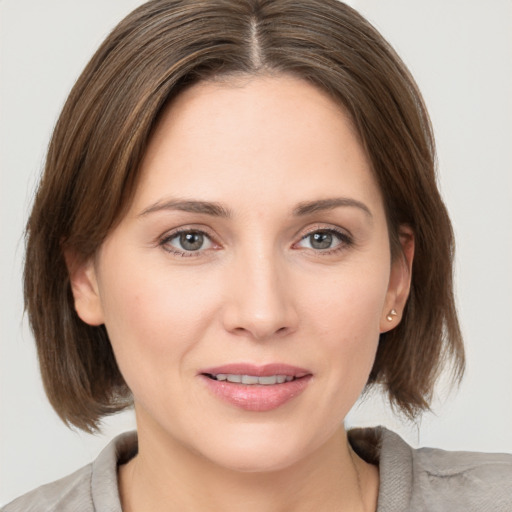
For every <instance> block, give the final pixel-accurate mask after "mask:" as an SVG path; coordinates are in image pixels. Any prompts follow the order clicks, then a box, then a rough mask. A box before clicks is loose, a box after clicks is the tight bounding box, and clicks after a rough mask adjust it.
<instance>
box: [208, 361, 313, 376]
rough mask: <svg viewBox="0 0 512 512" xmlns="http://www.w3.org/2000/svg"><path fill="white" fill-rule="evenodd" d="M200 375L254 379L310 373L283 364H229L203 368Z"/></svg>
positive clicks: (303, 369)
mask: <svg viewBox="0 0 512 512" xmlns="http://www.w3.org/2000/svg"><path fill="white" fill-rule="evenodd" d="M199 373H200V374H205V373H209V374H211V375H217V374H219V373H232V374H235V375H255V376H256V377H267V376H269V375H287V376H289V377H304V376H306V375H310V374H311V372H310V371H308V370H306V369H305V368H299V367H298V366H292V365H289V364H284V363H270V364H264V365H255V364H250V363H230V364H225V365H222V366H215V367H211V368H205V369H204V370H201V371H200V372H199Z"/></svg>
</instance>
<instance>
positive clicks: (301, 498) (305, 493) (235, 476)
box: [119, 427, 378, 512]
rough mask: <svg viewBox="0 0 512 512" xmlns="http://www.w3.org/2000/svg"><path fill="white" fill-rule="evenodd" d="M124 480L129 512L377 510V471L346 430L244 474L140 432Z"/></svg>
mask: <svg viewBox="0 0 512 512" xmlns="http://www.w3.org/2000/svg"><path fill="white" fill-rule="evenodd" d="M119 480H120V493H121V499H122V504H123V511H124V512H137V511H140V510H152V511H154V512H175V511H176V512H177V511H180V512H182V511H189V510H190V511H192V510H194V511H195V510H207V511H212V512H217V511H219V512H235V511H236V512H238V511H239V510H244V511H246V512H260V511H261V510H265V511H268V512H285V511H286V512H292V511H293V512H305V511H311V510H317V511H319V512H320V511H333V510H336V511H340V512H341V511H344V510H347V511H348V510H349V511H351V512H356V511H358V512H359V511H361V512H362V511H371V512H374V511H375V510H376V504H377V493H378V470H377V468H376V467H375V466H370V465H369V464H367V463H365V462H364V461H363V460H362V459H360V458H359V457H358V456H357V455H356V454H355V453H354V452H352V451H351V448H350V446H349V444H348V441H347V438H346V433H345V431H344V429H343V428H340V429H339V431H337V432H336V433H335V434H334V435H333V436H332V437H331V438H330V439H328V441H327V442H326V443H324V444H323V445H322V446H321V447H319V448H318V449H317V450H316V451H314V452H313V453H311V454H309V455H307V456H306V457H304V458H302V459H300V461H298V462H296V463H295V464H293V465H291V466H289V467H286V468H285V469H280V470H277V471H268V472H240V471H234V470H231V469H228V468H224V467H220V466H218V465H216V464H215V463H214V462H212V461H210V460H207V459H205V458H204V457H202V456H201V455H199V454H197V453H194V452H191V451H190V450H189V449H188V448H187V447H184V446H183V445H181V444H180V443H177V442H176V441H175V440H169V439H168V437H167V436H165V437H158V436H157V437H155V436H154V432H152V435H151V436H148V435H146V432H145V431H144V429H141V428H140V427H139V453H138V455H137V456H136V457H135V458H134V459H132V460H131V461H130V462H129V463H127V464H125V465H124V466H121V468H120V471H119Z"/></svg>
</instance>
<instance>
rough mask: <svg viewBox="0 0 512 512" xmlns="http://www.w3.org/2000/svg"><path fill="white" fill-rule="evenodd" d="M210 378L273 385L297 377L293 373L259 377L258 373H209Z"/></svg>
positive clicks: (249, 384) (238, 382)
mask: <svg viewBox="0 0 512 512" xmlns="http://www.w3.org/2000/svg"><path fill="white" fill-rule="evenodd" d="M207 376H208V377H210V379H214V380H218V381H228V382H234V383H237V384H245V385H248V386H252V385H261V386H273V385H274V384H283V383H285V382H291V381H292V380H294V379H295V377H294V376H292V375H265V376H262V377H259V376H257V375H239V374H235V373H218V374H216V375H212V374H210V375H207Z"/></svg>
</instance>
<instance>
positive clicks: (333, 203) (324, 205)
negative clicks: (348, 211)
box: [139, 197, 373, 218]
mask: <svg viewBox="0 0 512 512" xmlns="http://www.w3.org/2000/svg"><path fill="white" fill-rule="evenodd" d="M340 207H352V208H358V209H360V210H362V211H363V212H364V213H365V214H366V215H368V216H369V217H370V218H373V215H372V213H371V211H370V209H369V208H368V206H366V205H365V204H364V203H362V202H361V201H358V200H356V199H352V198H349V197H333V198H330V199H319V200H316V201H304V202H301V203H299V204H298V205H297V206H296V207H295V208H294V209H293V215H294V216H296V217H303V216H306V215H311V214H313V213H317V212H322V211H326V210H334V209H335V208H340ZM163 210H178V211H182V212H190V213H201V214H203V215H210V216H213V217H222V218H231V217H232V212H231V210H229V209H228V208H225V207H224V206H223V205H222V204H220V203H217V202H211V201H198V200H194V199H169V200H167V201H159V202H157V203H154V204H153V205H151V206H149V207H147V208H145V209H144V210H143V211H142V212H141V213H140V214H139V217H144V216H146V215H148V214H150V213H154V212H158V211H163Z"/></svg>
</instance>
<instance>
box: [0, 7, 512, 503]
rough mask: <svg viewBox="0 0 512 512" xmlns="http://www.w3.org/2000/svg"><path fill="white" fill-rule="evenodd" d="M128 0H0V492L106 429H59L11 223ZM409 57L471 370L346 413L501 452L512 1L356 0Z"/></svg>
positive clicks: (80, 460)
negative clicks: (82, 76) (459, 379)
mask: <svg viewBox="0 0 512 512" xmlns="http://www.w3.org/2000/svg"><path fill="white" fill-rule="evenodd" d="M141 3H142V2H141V1H140V0H139V1H138V0H108V1H105V0H87V2H84V1H82V0H46V1H44V2H41V1H40V0H0V37H1V40H0V43H1V57H0V59H1V60H0V80H1V85H0V101H1V103H0V144H1V146H0V158H1V160H0V169H1V174H0V237H1V238H0V240H1V244H0V287H1V288H0V289H1V292H0V315H1V316H0V333H1V334H0V335H1V344H0V350H1V352H0V400H1V411H0V414H1V416H0V443H1V444H0V504H5V503H6V502H8V501H10V500H11V499H12V498H14V497H15V496H17V495H19V494H21V493H23V492H25V491H27V490H29V489H31V488H33V487H34V486H37V485H40V484H42V483H45V482H48V481H51V480H53V479H56V478H58V477H60V476H63V475H65V474H67V473H69V472H71V471H73V470H74V469H76V468H78V467H79V466H81V465H83V464H85V463H87V462H89V461H90V460H91V459H92V458H93V457H94V456H95V455H96V454H97V453H98V452H99V450H100V449H101V447H103V446H104V445H105V444H106V442H107V440H108V439H110V438H111V437H112V436H113V435H115V434H116V433H117V432H120V431H123V430H127V429H131V428H134V421H133V418H132V416H131V413H123V414H121V415H119V416H117V417H114V418H111V419H109V420H108V421H107V422H106V423H105V430H104V434H103V435H101V436H96V437H93V436H88V435H85V434H79V433H76V432H72V431H70V430H69V429H67V428H66V427H65V426H64V425H63V424H62V423H61V422H60V421H59V419H58V418H57V416H56V415H55V413H54V412H53V411H52V410H51V408H50V406H49V405H48V403H47V402H46V399H45V396H44V392H43V390H42V387H41V382H40V378H39V374H38V369H37V362H36V356H35V350H34V346H33V341H32V339H31V335H30V333H29V330H28V329H27V326H26V320H25V319H24V318H23V305H22V294H21V265H22V259H23V239H22V232H23V227H24V223H25V221H26V217H27V213H28V211H29V205H30V202H31V196H32V193H33V190H34V187H35V184H36V182H37V178H38V176H39V173H40V170H41V168H42V165H43V160H44V154H45V149H46V146H47V143H48V139H49V136H50V132H51V129H52V127H53V125H54V123H55V121H56V118H57V115H58V113H59V110H60V108H61V107H62V104H63V102H64V100H65V97H66V95H67V93H68V92H69V89H70V88H71V86H72V84H73V82H74V80H75V79H76V78H77V76H78V74H79V73H80V71H81V69H82V68H83V66H84V65H85V63H86V62H87V60H88V59H89V57H90V56H91V55H92V53H93V51H94V50H95V48H96V47H97V46H98V44H99V43H100V42H101V40H102V39H103V38H104V37H105V36H106V34H107V33H108V32H109V30H110V29H111V28H112V27H113V26H114V25H115V24H116V23H117V22H118V21H119V20H120V19H121V18H122V17H123V16H124V15H125V14H127V13H128V12H129V11H130V10H132V9H133V8H134V7H136V6H137V5H140V4H141ZM350 3H351V4H352V5H354V6H355V7H356V8H358V9H359V10H360V11H361V12H362V13H363V14H365V15H366V16H367V17H368V18H369V19H370V20H371V21H372V22H373V23H374V24H375V25H376V26H377V28H379V29H380V30H381V31H382V33H383V34H384V36H385V37H387V38H388V39H389V41H390V42H391V43H392V44H393V45H394V46H395V47H396V49H397V50H398V52H399V54H400V55H401V56H402V57H403V59H404V60H405V62H406V63H407V64H408V66H409V67H410V68H411V70H412V72H413V74H414V75H415V77H416V79H417V81H418V83H419V85H420V88H421V89H422V91H423V93H424V96H425V99H426V102H427V105H428V106H429V109H430V112H431V116H432V120H433V124H434V129H435V132H436V136H437V142H438V150H439V164H440V165H439V166H440V184H441V189H442V193H443V195H444V197H445V200H446V202H447V204H448V208H449V210H450V213H451V215H452V219H453V223H454V227H455V231H456V237H457V243H458V252H457V263H456V271H457V276H456V277H457V295H458V306H459V310H460V315H461V321H462V326H463V330H464V334H465V339H466V346H467V356H468V369H467V374H466V378H465V380H464V382H463V385H462V387H461V388H460V390H459V392H458V393H457V394H455V393H452V394H451V395H447V393H446V390H445V389H444V386H443V385H441V386H440V387H439V393H438V395H439V396H438V399H437V400H436V402H435V414H430V415H426V416H425V417H424V419H423V420H422V422H421V423H420V425H419V427H415V426H412V425H408V424H404V423H401V422H400V421H399V420H398V419H396V418H394V417H393V416H392V415H391V414H390V413H389V412H388V411H387V408H386V407H385V405H384V404H383V403H382V400H381V399H380V397H378V396H376V397H373V398H371V399H369V400H367V401H366V402H365V403H364V404H363V405H361V406H359V407H356V408H355V410H354V411H353V413H352V414H351V415H350V417H349V419H348V420H347V423H348V424H349V425H355V424H367V425H370V424H379V423H381V424H385V425H388V426H390V427H391V428H394V429H395V430H397V431H399V432H400V433H401V434H402V435H403V436H404V437H405V438H406V439H407V440H409V441H410V442H412V443H413V444H415V445H431V446H438V447H443V448H447V449H469V450H486V451H509V452H512V333H511V328H510V321H511V318H512V271H511V270H512V268H511V267H512V263H511V262H512V150H511V147H512V38H511V35H510V34H511V32H512V30H511V29H512V1H511V0H489V1H487V2H481V1H480V0H429V1H428V2H427V1H424V0H353V1H352V2H350Z"/></svg>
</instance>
